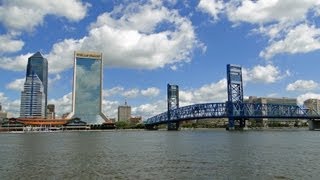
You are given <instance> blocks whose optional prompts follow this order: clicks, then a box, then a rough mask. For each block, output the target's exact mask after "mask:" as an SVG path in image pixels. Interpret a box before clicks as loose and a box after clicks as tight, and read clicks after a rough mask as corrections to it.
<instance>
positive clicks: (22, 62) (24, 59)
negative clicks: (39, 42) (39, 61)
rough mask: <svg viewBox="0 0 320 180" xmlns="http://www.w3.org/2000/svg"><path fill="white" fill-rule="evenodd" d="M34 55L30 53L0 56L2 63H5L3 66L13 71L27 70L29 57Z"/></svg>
mask: <svg viewBox="0 0 320 180" xmlns="http://www.w3.org/2000/svg"><path fill="white" fill-rule="evenodd" d="M32 55H33V54H31V53H28V54H24V55H19V56H16V57H13V58H9V57H0V63H1V64H2V65H3V66H1V68H3V69H8V70H11V71H25V70H26V68H27V63H28V58H29V57H30V56H32Z"/></svg>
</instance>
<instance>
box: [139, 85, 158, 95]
mask: <svg viewBox="0 0 320 180" xmlns="http://www.w3.org/2000/svg"><path fill="white" fill-rule="evenodd" d="M141 94H142V95H143V96H147V97H155V96H158V95H159V94H160V89H158V88H155V87H151V88H147V89H144V90H141Z"/></svg>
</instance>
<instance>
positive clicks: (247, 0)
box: [198, 0, 320, 59]
mask: <svg viewBox="0 0 320 180" xmlns="http://www.w3.org/2000/svg"><path fill="white" fill-rule="evenodd" d="M198 8H199V9H200V10H202V11H204V12H206V13H208V14H210V15H211V16H212V17H213V18H214V19H217V17H218V14H219V13H225V14H226V16H227V18H228V19H229V20H230V21H231V22H233V23H234V24H235V25H239V24H241V23H250V24H253V25H255V26H256V28H254V29H253V30H252V32H255V33H259V34H262V35H264V36H266V37H267V38H269V41H268V43H269V45H268V46H267V47H266V48H265V49H264V50H262V51H261V52H260V54H259V55H260V57H262V58H265V59H270V58H272V57H274V56H275V55H277V54H282V53H288V54H296V53H308V52H311V51H314V50H318V49H319V44H320V41H319V32H320V30H319V28H318V27H316V26H315V25H310V22H313V20H312V19H313V18H314V17H317V16H318V15H319V12H320V1H318V0H307V1H292V0H281V1H279V0H257V1H252V0H243V1H239V0H230V1H219V0H201V1H200V2H199V4H198Z"/></svg>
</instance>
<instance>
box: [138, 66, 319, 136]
mask: <svg viewBox="0 0 320 180" xmlns="http://www.w3.org/2000/svg"><path fill="white" fill-rule="evenodd" d="M227 77H228V78H227V79H228V101H227V102H223V103H203V104H194V105H190V106H184V107H179V88H178V86H177V85H170V84H168V86H167V91H168V94H167V96H168V110H167V111H166V112H164V113H161V114H158V115H156V116H153V117H151V118H149V119H147V120H146V121H145V122H144V124H145V127H146V129H157V128H156V127H157V126H158V125H160V124H167V127H168V130H178V129H179V124H180V122H181V121H188V120H200V119H208V118H211V119H215V118H216V119H217V118H228V119H229V121H228V122H229V123H228V129H229V130H233V129H235V126H238V127H239V128H240V129H241V128H244V127H245V126H246V124H245V122H246V120H248V119H257V118H261V119H262V118H268V119H287V120H290V119H291V120H293V119H307V120H311V121H310V122H309V123H311V124H312V127H311V128H310V124H309V128H310V129H314V128H315V126H319V127H320V124H319V123H318V122H320V115H319V114H318V113H317V112H315V111H313V110H310V109H307V108H304V107H301V106H298V105H286V104H270V103H246V102H243V87H242V72H241V67H240V66H237V65H230V64H228V65H227ZM317 124H318V125H317Z"/></svg>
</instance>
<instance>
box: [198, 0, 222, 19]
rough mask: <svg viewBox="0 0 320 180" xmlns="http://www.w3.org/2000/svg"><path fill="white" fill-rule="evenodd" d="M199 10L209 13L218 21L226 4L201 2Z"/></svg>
mask: <svg viewBox="0 0 320 180" xmlns="http://www.w3.org/2000/svg"><path fill="white" fill-rule="evenodd" d="M198 8H199V9H200V10H201V11H204V12H206V13H209V14H210V15H211V16H212V17H213V19H214V20H216V19H218V14H219V13H221V11H222V10H223V8H224V4H223V1H221V0H200V2H199V4H198Z"/></svg>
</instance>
